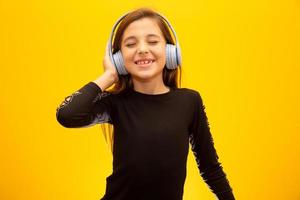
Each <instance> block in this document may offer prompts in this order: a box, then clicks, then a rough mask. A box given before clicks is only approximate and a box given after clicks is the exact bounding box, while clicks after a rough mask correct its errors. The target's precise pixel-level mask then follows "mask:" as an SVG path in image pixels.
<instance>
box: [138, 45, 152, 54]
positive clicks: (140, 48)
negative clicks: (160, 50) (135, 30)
mask: <svg viewBox="0 0 300 200" xmlns="http://www.w3.org/2000/svg"><path fill="white" fill-rule="evenodd" d="M148 52H149V49H148V46H147V44H145V43H143V42H141V43H140V44H139V45H138V48H137V53H138V54H141V53H148Z"/></svg>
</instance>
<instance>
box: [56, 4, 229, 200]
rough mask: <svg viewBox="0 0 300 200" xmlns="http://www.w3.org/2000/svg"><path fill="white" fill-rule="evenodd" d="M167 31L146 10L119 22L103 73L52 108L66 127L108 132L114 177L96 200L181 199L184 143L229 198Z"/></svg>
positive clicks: (200, 108) (199, 104) (225, 199)
mask: <svg viewBox="0 0 300 200" xmlns="http://www.w3.org/2000/svg"><path fill="white" fill-rule="evenodd" d="M169 28H170V29H171V30H173V29H172V27H171V26H170V24H169V23H168V21H167V20H166V19H165V18H164V17H162V16H161V15H160V14H158V13H157V12H154V11H152V10H150V9H146V8H141V9H137V10H134V11H132V12H130V13H128V14H127V15H125V17H124V18H123V19H122V21H121V22H120V24H119V26H118V29H117V30H116V33H115V37H114V40H113V41H110V42H109V43H108V47H107V48H106V54H105V57H104V60H103V64H104V73H103V74H102V75H101V76H100V77H99V78H98V79H96V80H94V81H90V82H88V83H87V84H86V85H84V86H83V87H82V88H81V89H79V90H77V91H76V92H74V93H73V94H71V95H70V96H68V97H66V98H65V100H64V101H63V102H62V103H61V105H60V106H59V107H58V108H57V112H56V117H57V120H58V122H59V123H60V124H61V125H62V126H64V127H68V128H78V127H88V126H92V125H95V124H101V125H103V124H104V123H108V124H110V125H111V126H113V138H112V140H113V141H112V142H113V146H112V152H113V173H112V174H111V175H110V176H109V177H107V179H106V184H107V185H106V192H105V195H104V196H103V197H102V198H101V200H182V197H183V189H184V182H185V178H186V161H187V155H188V149H189V143H190V144H191V148H192V151H193V153H194V156H195V158H196V161H197V165H198V168H199V170H200V174H201V176H202V178H203V179H204V181H205V182H206V183H207V184H208V186H209V188H210V189H211V190H212V192H213V193H214V194H215V195H216V197H217V198H218V199H220V200H233V199H234V196H233V192H232V188H231V187H230V185H229V182H228V180H227V178H226V174H225V173H224V171H223V169H222V167H221V164H220V162H219V161H218V155H217V153H216V150H215V148H214V143H213V139H212V135H211V133H210V129H209V125H208V120H207V116H206V113H205V107H204V104H203V101H202V99H201V96H200V94H199V93H198V92H197V91H195V90H192V89H188V88H179V83H180V78H179V77H180V69H181V66H180V51H179V46H178V47H176V46H175V42H174V41H173V38H172V36H171V32H170V30H169ZM173 34H175V32H174V31H173ZM174 37H175V38H176V34H175V36H174ZM176 39H177V38H176ZM111 42H112V44H111ZM176 42H178V41H176ZM110 45H113V50H111V49H110ZM169 47H170V48H171V49H168V48H169ZM167 49H168V50H167ZM117 54H119V55H117ZM117 56H119V58H117ZM122 67H123V68H122ZM110 86H114V87H113V88H112V90H107V88H109V87H110Z"/></svg>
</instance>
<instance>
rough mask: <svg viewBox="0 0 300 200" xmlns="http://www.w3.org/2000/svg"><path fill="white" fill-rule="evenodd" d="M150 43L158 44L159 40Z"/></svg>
mask: <svg viewBox="0 0 300 200" xmlns="http://www.w3.org/2000/svg"><path fill="white" fill-rule="evenodd" d="M149 43H150V44H157V43H158V41H150V42H149Z"/></svg>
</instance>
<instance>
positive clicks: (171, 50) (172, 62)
mask: <svg viewBox="0 0 300 200" xmlns="http://www.w3.org/2000/svg"><path fill="white" fill-rule="evenodd" d="M179 59H180V58H179ZM179 59H178V51H177V50H176V46H175V45H173V44H166V67H167V68H168V69H176V68H177V67H178V65H179V62H178V60H179Z"/></svg>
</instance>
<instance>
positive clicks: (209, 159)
mask: <svg viewBox="0 0 300 200" xmlns="http://www.w3.org/2000/svg"><path fill="white" fill-rule="evenodd" d="M196 96H197V98H196V103H195V105H196V106H195V113H194V117H193V122H192V125H191V127H190V137H189V139H190V143H191V148H192V151H193V153H194V156H195V159H196V162H197V166H198V168H199V171H200V174H201V176H202V178H203V180H204V181H205V183H206V184H207V185H208V186H209V188H210V189H211V191H212V192H213V193H214V194H215V195H216V196H217V198H218V199H219V200H234V199H235V198H234V196H233V192H232V188H231V187H230V185H229V182H228V180H227V178H226V174H225V172H224V171H223V169H222V166H221V163H220V162H219V161H218V159H219V157H218V155H217V152H216V149H215V148H214V143H213V138H212V135H211V132H210V128H209V123H208V119H207V115H206V113H205V106H204V104H203V101H202V98H201V96H200V94H199V93H198V92H196Z"/></svg>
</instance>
